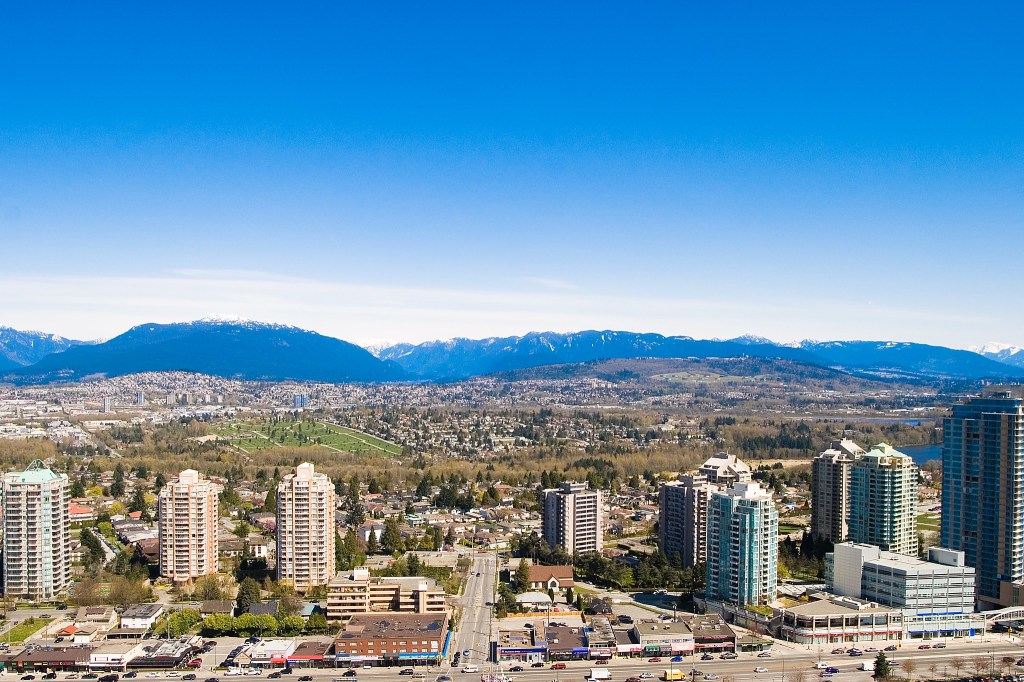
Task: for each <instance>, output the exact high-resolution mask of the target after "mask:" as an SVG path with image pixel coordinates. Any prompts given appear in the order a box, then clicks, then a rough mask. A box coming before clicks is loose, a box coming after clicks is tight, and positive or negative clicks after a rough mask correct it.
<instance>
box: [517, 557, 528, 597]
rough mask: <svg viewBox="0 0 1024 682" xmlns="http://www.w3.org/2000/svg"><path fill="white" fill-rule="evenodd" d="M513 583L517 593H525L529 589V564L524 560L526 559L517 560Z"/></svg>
mask: <svg viewBox="0 0 1024 682" xmlns="http://www.w3.org/2000/svg"><path fill="white" fill-rule="evenodd" d="M514 582H515V586H516V592H517V593H521V592H526V591H527V590H529V589H530V562H529V561H527V560H526V557H523V558H522V559H520V560H519V566H518V567H517V568H516V577H515V581H514Z"/></svg>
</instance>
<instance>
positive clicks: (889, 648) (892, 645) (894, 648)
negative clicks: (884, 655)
mask: <svg viewBox="0 0 1024 682" xmlns="http://www.w3.org/2000/svg"><path fill="white" fill-rule="evenodd" d="M885 650H886V651H896V645H895V644H890V645H889V646H887V647H885Z"/></svg>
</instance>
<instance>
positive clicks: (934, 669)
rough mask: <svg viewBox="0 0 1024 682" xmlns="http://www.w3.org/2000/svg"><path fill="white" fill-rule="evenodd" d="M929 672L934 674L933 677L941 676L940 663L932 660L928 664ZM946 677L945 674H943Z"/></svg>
mask: <svg viewBox="0 0 1024 682" xmlns="http://www.w3.org/2000/svg"><path fill="white" fill-rule="evenodd" d="M928 672H930V673H931V674H932V679H933V680H936V679H938V678H939V664H938V662H937V661H932V662H931V663H929V664H928ZM943 677H945V675H943Z"/></svg>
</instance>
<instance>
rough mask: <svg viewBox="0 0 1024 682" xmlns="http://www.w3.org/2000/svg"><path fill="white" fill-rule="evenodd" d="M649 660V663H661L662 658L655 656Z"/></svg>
mask: <svg viewBox="0 0 1024 682" xmlns="http://www.w3.org/2000/svg"><path fill="white" fill-rule="evenodd" d="M647 662H648V663H661V659H660V658H658V657H657V656H655V657H654V658H648V659H647Z"/></svg>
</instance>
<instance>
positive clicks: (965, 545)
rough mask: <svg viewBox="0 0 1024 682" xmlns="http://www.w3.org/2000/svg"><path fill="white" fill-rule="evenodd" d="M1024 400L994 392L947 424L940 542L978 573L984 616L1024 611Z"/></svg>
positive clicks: (1021, 394) (1016, 392)
mask: <svg viewBox="0 0 1024 682" xmlns="http://www.w3.org/2000/svg"><path fill="white" fill-rule="evenodd" d="M1022 398H1024V388H1021V387H1016V388H1009V389H1008V388H1001V387H993V388H992V389H990V390H988V391H986V392H985V393H984V394H983V395H982V396H980V397H977V398H973V399H971V400H969V401H967V402H966V403H964V404H961V405H955V406H954V407H953V412H952V414H951V416H949V417H947V418H946V419H945V420H943V431H944V436H943V438H944V440H943V444H942V526H941V533H940V536H939V543H940V544H941V545H942V546H943V547H949V548H951V549H955V550H961V551H963V553H964V558H965V561H966V563H967V565H968V566H973V567H974V569H975V571H976V582H977V595H976V596H977V600H978V608H979V609H981V610H987V609H995V608H1001V607H1005V606H1019V605H1022V604H1024V586H1022V582H1024V427H1022V425H1024V400H1022Z"/></svg>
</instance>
